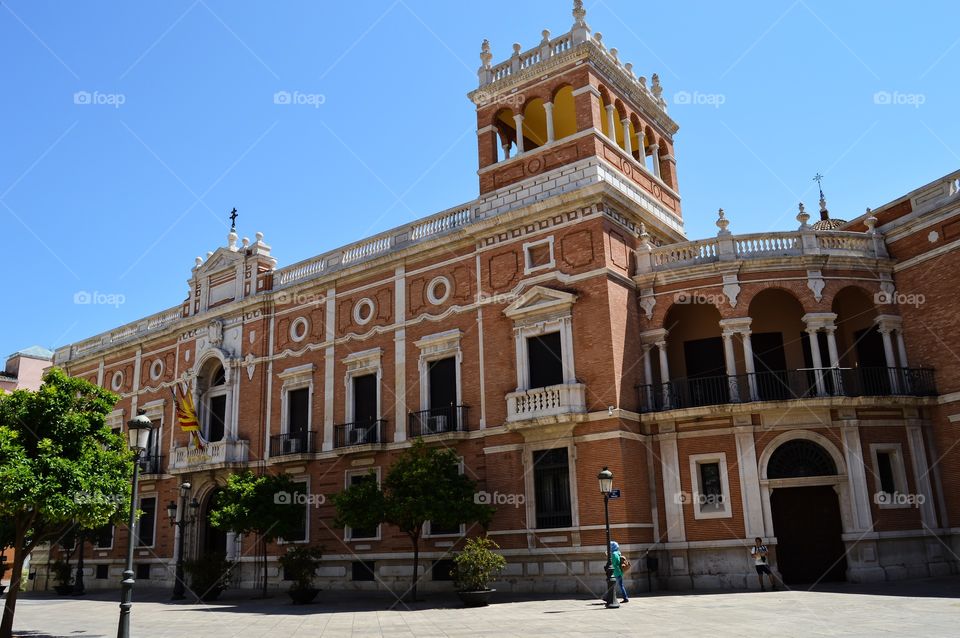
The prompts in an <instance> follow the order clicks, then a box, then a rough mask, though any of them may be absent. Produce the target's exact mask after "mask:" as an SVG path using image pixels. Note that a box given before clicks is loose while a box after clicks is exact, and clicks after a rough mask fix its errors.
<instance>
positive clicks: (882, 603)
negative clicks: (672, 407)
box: [14, 577, 960, 638]
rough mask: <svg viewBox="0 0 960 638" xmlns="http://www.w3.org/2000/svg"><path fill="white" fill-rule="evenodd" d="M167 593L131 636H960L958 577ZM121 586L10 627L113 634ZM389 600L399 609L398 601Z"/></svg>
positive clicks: (31, 609) (79, 637)
mask: <svg viewBox="0 0 960 638" xmlns="http://www.w3.org/2000/svg"><path fill="white" fill-rule="evenodd" d="M168 596H169V594H168V593H167V592H161V591H150V590H144V591H138V592H136V594H135V597H134V607H133V615H132V633H133V636H134V637H135V638H180V637H188V636H189V637H191V638H194V637H200V638H227V637H233V636H239V637H243V638H257V637H260V636H277V637H280V638H303V637H306V636H311V637H315V636H331V637H338V638H339V637H341V636H343V637H346V636H350V637H357V638H361V637H367V636H371V637H373V636H390V637H397V638H404V637H409V638H432V637H437V638H460V637H466V636H470V637H484V636H490V637H498V638H499V637H508V636H518V637H519V636H524V637H527V636H556V637H560V638H563V637H567V636H569V637H571V638H572V637H574V636H576V637H583V636H590V637H592V636H596V637H598V638H599V637H603V638H611V637H614V636H691V635H711V636H749V637H751V638H753V637H756V636H778V637H790V636H797V637H807V636H863V637H876V636H924V637H939V636H951V637H954V636H960V577H950V578H938V579H926V580H921V581H910V582H899V583H882V584H878V585H869V586H853V585H842V586H836V587H833V588H826V589H818V590H817V591H800V590H793V591H777V592H765V593H764V592H717V593H696V594H675V593H659V594H656V595H646V596H636V597H634V598H633V599H631V601H630V602H629V603H628V604H625V605H623V606H622V607H621V608H620V609H618V610H613V609H605V608H604V606H603V604H602V603H601V602H599V601H595V600H589V599H586V598H584V597H576V596H571V597H568V598H545V597H541V598H535V599H530V598H525V599H520V598H518V597H511V596H506V595H501V596H499V597H498V598H497V599H496V600H497V601H498V602H496V604H493V605H491V606H489V607H485V608H479V609H463V608H460V607H459V603H458V601H457V600H456V598H455V597H453V596H452V595H449V594H431V595H429V598H428V599H427V600H425V601H423V602H419V603H416V604H411V605H402V604H396V601H395V600H394V599H392V598H390V597H389V594H385V593H369V592H363V593H346V592H321V594H320V598H319V599H318V602H317V603H315V604H312V605H305V606H293V605H290V604H289V603H288V601H287V599H286V596H283V595H277V596H276V597H274V598H268V599H265V600H257V599H253V598H251V597H250V594H249V593H247V592H243V593H236V594H233V595H232V596H230V595H225V598H224V600H223V601H221V602H217V603H213V604H209V605H204V604H192V603H171V602H169V601H168V600H167V598H168ZM118 600H119V593H118V592H115V591H111V592H97V593H94V594H90V595H88V596H86V597H82V598H58V597H54V596H49V595H43V594H25V595H23V596H22V597H21V598H20V600H19V601H18V603H17V616H16V622H15V631H14V634H15V635H17V636H24V637H27V636H29V637H31V638H48V637H56V638H61V637H63V638H65V637H68V636H69V637H70V638H75V637H76V638H98V637H109V636H115V635H116V631H117V630H116V626H117V617H118V613H119V606H118V602H117V601H118ZM391 607H392V608H391Z"/></svg>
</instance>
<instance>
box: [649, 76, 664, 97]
mask: <svg viewBox="0 0 960 638" xmlns="http://www.w3.org/2000/svg"><path fill="white" fill-rule="evenodd" d="M651 81H652V82H653V84H652V85H651V86H650V91H651V92H652V93H653V97H655V98H657V99H658V100H659V99H660V96H661V95H663V87H662V86H660V76H659V75H657V74H656V73H654V74H653V77H651Z"/></svg>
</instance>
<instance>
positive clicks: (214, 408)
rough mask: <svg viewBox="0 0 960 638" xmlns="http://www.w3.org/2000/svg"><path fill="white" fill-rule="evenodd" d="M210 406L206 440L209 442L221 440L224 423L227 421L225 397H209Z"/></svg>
mask: <svg viewBox="0 0 960 638" xmlns="http://www.w3.org/2000/svg"><path fill="white" fill-rule="evenodd" d="M208 405H209V406H210V409H209V414H208V415H207V440H208V441H210V442H214V441H220V440H222V439H223V434H224V423H225V422H226V419H227V395H225V394H221V395H219V396H215V397H210V400H209V402H208Z"/></svg>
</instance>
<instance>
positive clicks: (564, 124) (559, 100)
mask: <svg viewBox="0 0 960 638" xmlns="http://www.w3.org/2000/svg"><path fill="white" fill-rule="evenodd" d="M577 128H578V127H577V107H576V104H575V101H574V98H573V87H572V86H570V85H569V84H564V85H563V86H560V87H558V88H557V90H556V91H554V93H553V130H554V133H553V134H554V138H555V139H558V140H559V139H562V138H564V137H569V136H570V135H573V134H574V133H576V132H577Z"/></svg>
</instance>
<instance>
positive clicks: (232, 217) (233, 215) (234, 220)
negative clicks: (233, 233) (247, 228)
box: [230, 208, 237, 230]
mask: <svg viewBox="0 0 960 638" xmlns="http://www.w3.org/2000/svg"><path fill="white" fill-rule="evenodd" d="M236 229H237V209H236V208H234V209H233V210H232V211H230V230H236Z"/></svg>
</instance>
